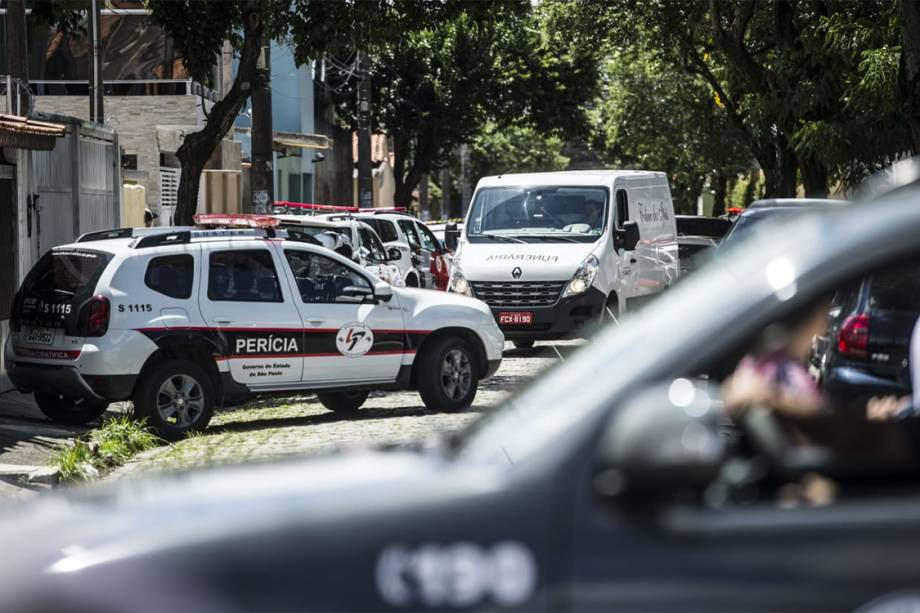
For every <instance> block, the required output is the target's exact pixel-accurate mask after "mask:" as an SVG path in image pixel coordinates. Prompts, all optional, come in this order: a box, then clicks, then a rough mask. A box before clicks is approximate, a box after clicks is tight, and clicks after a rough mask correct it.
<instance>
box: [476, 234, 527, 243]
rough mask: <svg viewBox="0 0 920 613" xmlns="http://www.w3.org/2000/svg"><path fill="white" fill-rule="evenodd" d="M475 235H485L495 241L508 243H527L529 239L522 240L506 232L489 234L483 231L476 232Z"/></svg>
mask: <svg viewBox="0 0 920 613" xmlns="http://www.w3.org/2000/svg"><path fill="white" fill-rule="evenodd" d="M473 236H485V237H487V238H491V239H492V240H494V241H504V242H506V243H526V242H527V241H522V240H521V239H519V238H514V237H513V236H505V235H504V234H488V233H486V232H483V233H481V234H474V235H473Z"/></svg>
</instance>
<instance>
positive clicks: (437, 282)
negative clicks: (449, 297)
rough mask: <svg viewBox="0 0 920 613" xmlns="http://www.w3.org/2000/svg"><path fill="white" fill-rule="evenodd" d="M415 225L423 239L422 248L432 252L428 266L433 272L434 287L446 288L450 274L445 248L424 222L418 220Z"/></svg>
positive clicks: (430, 271) (429, 270)
mask: <svg viewBox="0 0 920 613" xmlns="http://www.w3.org/2000/svg"><path fill="white" fill-rule="evenodd" d="M415 227H416V229H417V230H418V235H419V239H421V241H422V248H423V249H427V250H428V251H429V252H430V253H431V264H430V266H429V267H428V272H429V273H431V278H432V287H434V288H436V289H439V290H446V289H447V282H448V280H449V277H450V275H449V274H448V272H447V263H446V262H445V261H444V255H443V254H444V248H443V247H442V246H441V243H440V242H439V241H438V239H437V237H436V236H435V235H434V233H433V232H432V231H431V230H430V229H428V226H426V225H425V224H424V223H422V222H421V221H416V222H415Z"/></svg>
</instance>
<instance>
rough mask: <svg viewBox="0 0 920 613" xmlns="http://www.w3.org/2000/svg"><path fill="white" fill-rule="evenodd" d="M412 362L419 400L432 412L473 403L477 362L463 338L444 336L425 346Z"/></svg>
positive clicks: (477, 370)
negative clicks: (415, 371) (416, 369)
mask: <svg viewBox="0 0 920 613" xmlns="http://www.w3.org/2000/svg"><path fill="white" fill-rule="evenodd" d="M415 363H416V364H417V365H418V371H417V373H416V375H417V376H416V380H417V381H418V393H419V395H420V396H421V397H422V402H424V403H425V406H426V407H428V408H429V409H431V410H432V411H460V410H462V409H465V408H466V407H468V406H470V404H472V403H473V398H475V397H476V389H477V388H478V387H479V376H478V373H479V363H478V361H477V359H476V355H475V354H474V353H473V350H472V349H471V348H470V346H469V343H467V342H466V341H465V340H463V339H462V338H459V337H457V336H445V337H443V338H439V339H436V340H434V341H432V343H431V345H428V346H427V347H425V348H424V350H423V351H422V352H421V354H420V355H419V356H417V357H416V360H415Z"/></svg>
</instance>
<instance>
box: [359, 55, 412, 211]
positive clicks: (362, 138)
mask: <svg viewBox="0 0 920 613" xmlns="http://www.w3.org/2000/svg"><path fill="white" fill-rule="evenodd" d="M356 62H357V64H358V206H359V207H360V208H362V209H370V208H373V207H374V177H373V175H372V174H371V75H370V67H369V65H368V61H367V56H366V55H365V54H364V53H363V52H361V51H359V52H358V54H357V59H356ZM396 204H397V205H403V204H405V203H402V202H397V203H396Z"/></svg>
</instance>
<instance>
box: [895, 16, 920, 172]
mask: <svg viewBox="0 0 920 613" xmlns="http://www.w3.org/2000/svg"><path fill="white" fill-rule="evenodd" d="M900 4H901V36H902V38H903V42H904V46H903V51H902V52H901V53H902V69H903V75H902V76H903V78H902V87H903V89H904V92H903V95H904V115H905V117H906V118H907V126H908V128H909V129H910V137H911V148H912V152H913V154H914V155H917V154H920V3H918V2H917V1H916V0H901V2H900Z"/></svg>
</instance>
